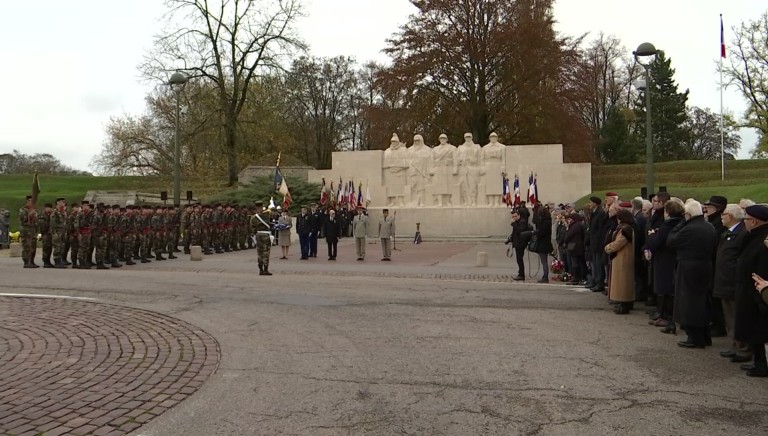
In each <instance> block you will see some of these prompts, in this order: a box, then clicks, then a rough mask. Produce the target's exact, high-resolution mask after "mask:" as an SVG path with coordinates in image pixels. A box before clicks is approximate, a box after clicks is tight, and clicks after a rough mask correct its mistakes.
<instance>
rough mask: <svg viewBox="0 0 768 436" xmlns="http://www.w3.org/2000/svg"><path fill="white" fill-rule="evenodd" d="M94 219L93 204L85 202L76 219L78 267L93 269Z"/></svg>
mask: <svg viewBox="0 0 768 436" xmlns="http://www.w3.org/2000/svg"><path fill="white" fill-rule="evenodd" d="M92 221H93V211H91V205H90V204H89V203H88V202H87V201H84V202H83V207H82V210H81V211H80V214H79V215H78V216H77V219H76V220H75V224H76V226H77V231H78V240H77V245H78V247H79V248H78V250H77V263H78V269H91V268H93V264H91V262H90V259H89V258H90V256H91V252H90V248H89V247H90V246H91V222H92Z"/></svg>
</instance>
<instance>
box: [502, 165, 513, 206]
mask: <svg viewBox="0 0 768 436" xmlns="http://www.w3.org/2000/svg"><path fill="white" fill-rule="evenodd" d="M501 192H502V194H501V196H502V199H503V200H504V204H506V205H507V206H512V194H511V193H510V192H509V177H507V173H501Z"/></svg>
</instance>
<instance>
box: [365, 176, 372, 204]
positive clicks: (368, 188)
mask: <svg viewBox="0 0 768 436" xmlns="http://www.w3.org/2000/svg"><path fill="white" fill-rule="evenodd" d="M371 201H373V199H372V198H371V185H369V184H368V182H366V183H365V206H366V207H368V205H369V204H371Z"/></svg>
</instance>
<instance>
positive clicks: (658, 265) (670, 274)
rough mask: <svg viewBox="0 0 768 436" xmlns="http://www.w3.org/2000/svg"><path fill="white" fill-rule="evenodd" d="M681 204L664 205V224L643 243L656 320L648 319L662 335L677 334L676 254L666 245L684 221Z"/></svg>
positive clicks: (674, 202) (675, 199)
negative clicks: (655, 306)
mask: <svg viewBox="0 0 768 436" xmlns="http://www.w3.org/2000/svg"><path fill="white" fill-rule="evenodd" d="M683 208H684V205H683V202H682V201H680V200H679V199H677V198H674V199H670V200H669V201H667V202H666V203H665V204H664V211H663V214H664V218H665V220H664V222H662V223H661V226H660V227H659V228H657V229H652V230H650V231H649V234H648V237H647V238H646V241H645V250H646V258H650V260H651V264H652V265H653V267H652V268H651V269H652V270H653V293H654V294H655V295H656V304H657V307H658V318H656V319H653V318H651V322H652V323H653V325H655V326H657V327H664V329H663V330H662V332H664V333H672V334H674V333H676V332H677V328H676V327H675V322H674V320H673V319H672V318H673V312H674V308H675V266H676V264H677V252H676V251H675V249H674V248H673V247H671V246H669V245H667V238H668V237H669V234H670V232H672V229H674V228H675V227H676V226H677V225H678V224H680V223H681V222H683V215H684V213H685V211H684V210H683Z"/></svg>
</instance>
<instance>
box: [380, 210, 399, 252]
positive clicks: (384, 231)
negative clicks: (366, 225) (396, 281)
mask: <svg viewBox="0 0 768 436" xmlns="http://www.w3.org/2000/svg"><path fill="white" fill-rule="evenodd" d="M381 213H382V218H381V222H380V223H379V239H380V240H381V252H382V255H383V257H382V258H381V260H382V261H384V262H391V261H392V239H393V238H394V237H395V215H396V214H397V211H395V214H393V215H390V214H389V209H382V211H381Z"/></svg>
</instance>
